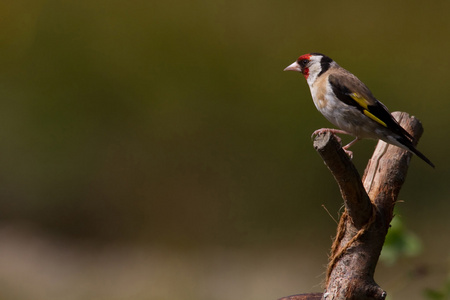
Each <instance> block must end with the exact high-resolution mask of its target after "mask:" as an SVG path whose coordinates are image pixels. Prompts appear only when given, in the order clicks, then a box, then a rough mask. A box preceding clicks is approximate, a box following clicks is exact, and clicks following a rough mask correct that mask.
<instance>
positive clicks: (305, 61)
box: [298, 59, 309, 67]
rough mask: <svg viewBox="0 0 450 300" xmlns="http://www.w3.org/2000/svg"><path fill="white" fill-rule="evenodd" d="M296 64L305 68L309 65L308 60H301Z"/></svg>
mask: <svg viewBox="0 0 450 300" xmlns="http://www.w3.org/2000/svg"><path fill="white" fill-rule="evenodd" d="M298 63H299V65H300V66H301V67H305V66H306V65H307V64H308V63H309V60H308V59H302V60H300V61H299V62H298Z"/></svg>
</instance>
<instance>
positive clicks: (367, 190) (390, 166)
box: [281, 112, 423, 300]
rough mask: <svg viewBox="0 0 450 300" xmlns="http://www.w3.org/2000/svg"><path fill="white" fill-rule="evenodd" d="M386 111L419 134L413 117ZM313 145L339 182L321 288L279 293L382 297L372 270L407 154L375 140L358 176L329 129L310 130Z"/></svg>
mask: <svg viewBox="0 0 450 300" xmlns="http://www.w3.org/2000/svg"><path fill="white" fill-rule="evenodd" d="M392 115H393V116H394V117H395V118H396V119H397V120H398V121H399V123H400V125H401V126H402V127H403V128H405V129H406V130H407V131H408V132H409V133H411V135H412V136H413V137H414V138H415V139H416V141H417V140H418V139H419V138H420V136H421V135H422V132H423V128H422V125H421V124H420V122H419V121H418V120H417V119H416V118H415V117H410V116H409V115H408V114H406V113H400V112H395V113H393V114H392ZM314 148H315V149H316V151H317V152H318V153H319V154H320V156H321V157H322V159H323V161H324V162H325V164H326V165H327V167H328V169H329V170H330V172H331V173H332V174H333V176H334V178H335V180H336V182H337V183H338V185H339V188H340V191H341V195H342V198H343V200H344V206H345V211H344V213H343V214H342V216H341V218H340V220H339V224H338V228H337V234H336V238H335V240H334V242H333V245H332V247H331V253H330V260H329V263H328V267H327V272H326V281H325V291H324V293H323V294H301V295H293V296H289V297H285V298H281V299H283V300H315V299H324V300H331V299H333V300H342V299H358V300H382V299H385V298H386V295H387V294H386V292H385V291H384V290H383V289H382V288H381V287H379V286H378V285H377V284H376V282H375V281H374V279H373V275H374V272H375V268H376V265H377V263H378V258H379V256H380V253H381V249H382V247H383V243H384V240H385V237H386V234H387V231H388V229H389V224H390V222H391V220H392V218H393V210H394V206H395V203H396V201H397V197H398V194H399V192H400V189H401V187H402V185H403V183H404V182H405V178H406V173H407V170H408V167H409V163H410V160H411V156H412V154H411V153H410V152H408V151H406V150H403V149H400V148H398V147H396V146H392V145H388V144H386V143H385V142H383V141H379V142H378V144H377V147H376V149H375V151H374V154H373V156H372V158H371V159H370V160H369V162H368V164H367V167H366V170H365V172H364V176H363V178H362V179H361V177H360V175H359V173H358V171H357V170H356V168H355V166H354V165H353V163H352V162H351V160H350V158H349V157H348V156H347V155H346V154H345V152H344V151H343V150H342V148H341V145H340V143H339V142H338V140H337V139H336V137H335V136H334V135H332V134H330V133H325V134H322V135H318V136H316V138H315V140H314Z"/></svg>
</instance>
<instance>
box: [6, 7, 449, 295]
mask: <svg viewBox="0 0 450 300" xmlns="http://www.w3.org/2000/svg"><path fill="white" fill-rule="evenodd" d="M449 35H450V2H448V1H433V2H428V3H427V4H424V2H423V1H396V2H393V1H377V2H361V1H347V2H339V1H315V2H314V1H270V0H260V1H255V0H244V1H233V0H231V1H222V0H213V1H206V0H191V1H180V0H167V1H138V0H136V1H128V2H126V1H117V0H110V1H106V0H98V1H83V0H81V1H80V0H77V1H75V0H71V1H70V0H68V1H52V0H46V1H44V0H33V1H31V0H28V1H27V0H23V1H22V0H18V1H10V0H7V1H2V2H1V3H0V66H1V67H0V96H1V103H2V105H1V109H0V120H1V126H0V137H1V143H0V182H1V185H0V196H1V201H0V212H1V220H0V221H1V222H0V287H1V292H0V298H2V299H46V300H48V299H187V300H188V299H196V300H202V299H209V300H211V299H213V300H222V299H237V298H240V299H242V298H245V299H277V298H279V297H282V296H286V295H289V294H295V293H300V292H313V291H321V282H322V280H323V278H324V272H325V265H326V262H327V253H328V251H329V247H330V245H331V237H332V236H333V235H334V233H335V228H336V224H335V223H334V221H333V220H332V219H331V218H330V216H328V214H327V213H326V212H325V210H324V209H323V208H322V205H324V206H325V207H326V208H327V209H328V210H329V211H330V213H331V214H332V215H333V216H335V218H337V214H338V212H339V210H340V209H341V206H342V200H341V199H340V196H339V190H338V188H337V186H336V184H335V182H334V181H333V179H332V177H331V175H330V173H329V172H328V170H327V169H326V167H325V166H324V164H323V162H322V160H321V159H320V158H319V156H318V155H317V154H316V152H315V151H314V149H313V147H312V142H311V139H310V135H311V133H312V132H313V131H314V130H315V129H318V128H321V127H326V126H329V123H328V122H327V121H326V120H325V119H324V118H323V117H322V116H321V115H320V114H319V113H318V112H317V111H316V109H315V107H314V105H313V103H312V100H311V97H310V93H309V89H308V87H307V84H306V82H305V81H304V79H303V78H302V77H301V76H300V75H299V74H294V73H285V72H283V71H282V70H283V69H284V68H285V67H286V66H287V65H289V64H290V63H292V62H293V61H294V60H295V59H296V58H297V57H298V56H299V55H301V54H304V53H308V52H322V53H325V54H327V55H329V56H330V57H332V58H333V59H335V60H336V61H337V62H338V63H339V64H340V65H341V66H343V67H345V68H347V69H349V70H350V71H351V72H353V73H354V74H356V75H357V76H358V77H359V78H360V79H362V80H363V81H364V82H365V83H366V84H367V85H368V86H369V87H370V88H371V90H372V91H373V93H374V94H375V96H376V97H377V98H378V99H379V100H380V101H382V102H383V103H384V104H386V105H387V106H388V107H389V108H390V110H391V111H396V110H401V111H406V112H408V113H410V114H412V115H415V116H416V117H418V118H419V119H420V120H421V121H422V122H423V125H424V128H425V133H424V135H423V137H422V139H421V141H420V143H419V149H420V150H421V151H422V152H423V153H425V154H426V155H427V156H428V157H429V158H430V159H431V160H432V161H433V162H434V163H435V164H436V166H437V167H436V169H435V170H433V169H432V168H430V167H429V166H428V165H426V164H425V163H424V162H422V161H420V160H419V159H417V158H414V159H413V160H412V163H411V167H410V170H409V174H408V178H407V180H406V184H405V185H404V187H403V189H402V192H401V195H400V198H401V199H402V200H404V203H401V204H399V205H398V206H399V210H398V212H397V218H400V219H402V221H403V222H404V223H405V224H406V226H407V228H408V229H409V230H411V231H412V232H414V233H415V235H416V236H417V237H418V239H420V241H421V244H422V248H423V250H422V251H421V253H420V254H419V255H416V256H414V257H409V258H408V257H403V258H401V259H399V260H397V262H396V263H395V264H394V265H389V264H382V263H380V264H379V267H378V269H377V273H376V280H377V282H378V283H379V284H380V285H381V286H382V287H383V288H385V289H386V290H387V291H388V294H389V296H390V297H391V299H424V296H423V291H424V289H426V288H439V287H440V286H441V285H442V284H443V282H444V280H445V278H446V276H447V272H448V270H449V259H450V255H449V251H448V248H449V246H450V242H449V238H448V236H449V235H448V233H449V226H450V219H449V218H448V211H449V209H450V204H449V200H450V199H449V198H450V195H449V188H448V186H449V184H448V181H449V178H450V161H449V156H448V151H449V142H448V140H447V136H448V134H449V126H450V118H448V114H447V112H448V111H449V110H450V104H449V103H450V102H449V101H448V98H449V97H450V96H449V95H450V84H449V80H450V75H449V66H450V57H449V52H450V41H449ZM344 141H347V139H345V140H344ZM374 145H375V142H374V141H363V142H360V143H358V144H357V145H355V146H354V148H353V151H354V153H355V158H354V162H355V164H356V165H357V167H358V169H359V170H361V172H362V171H363V170H364V167H365V164H366V162H367V160H368V158H369V157H370V155H371V152H372V151H373V148H374Z"/></svg>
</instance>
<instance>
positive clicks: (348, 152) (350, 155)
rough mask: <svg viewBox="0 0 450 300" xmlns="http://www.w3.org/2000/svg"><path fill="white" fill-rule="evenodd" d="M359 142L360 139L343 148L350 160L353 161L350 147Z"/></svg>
mask: <svg viewBox="0 0 450 300" xmlns="http://www.w3.org/2000/svg"><path fill="white" fill-rule="evenodd" d="M357 141H359V138H356V139H354V140H353V141H351V142H350V143H348V144H347V145H345V146H344V147H342V149H343V150H344V151H345V153H347V155H348V156H349V157H350V159H353V152H352V151H350V150H348V148H350V146H351V145H353V144H354V143H356V142H357Z"/></svg>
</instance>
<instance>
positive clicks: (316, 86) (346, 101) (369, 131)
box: [284, 52, 435, 168]
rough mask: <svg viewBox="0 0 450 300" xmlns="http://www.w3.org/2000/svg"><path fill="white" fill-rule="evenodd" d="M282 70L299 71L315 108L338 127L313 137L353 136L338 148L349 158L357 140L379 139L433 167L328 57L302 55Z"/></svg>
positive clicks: (374, 101)
mask: <svg viewBox="0 0 450 300" xmlns="http://www.w3.org/2000/svg"><path fill="white" fill-rule="evenodd" d="M284 71H296V72H300V73H302V74H303V76H304V77H305V79H306V82H307V83H308V85H309V88H310V91H311V95H312V99H313V101H314V104H315V106H316V108H317V110H318V111H319V112H320V113H322V115H323V116H324V117H325V118H326V119H327V120H328V121H330V122H331V123H332V124H333V125H335V126H337V127H338V128H339V129H334V128H321V129H318V130H316V131H314V132H313V134H312V136H313V137H314V136H315V135H318V134H321V133H325V132H331V133H333V134H346V135H351V136H354V137H355V139H354V140H353V141H351V142H350V143H349V144H347V145H345V146H344V147H342V148H343V149H344V151H345V152H346V153H347V154H348V155H349V156H350V158H352V157H353V153H352V152H351V151H350V150H348V148H349V147H350V146H352V145H353V144H355V143H356V142H357V141H359V140H361V139H375V140H383V141H385V142H386V143H388V144H391V145H395V146H397V147H400V148H402V149H405V150H408V151H410V152H412V153H414V154H416V155H417V156H418V157H420V158H421V159H422V160H424V161H425V162H426V163H427V164H429V165H430V166H432V167H433V168H434V167H435V166H434V164H433V163H432V162H431V161H430V160H429V159H428V158H427V157H426V156H425V155H424V154H422V153H421V152H420V151H419V150H417V149H416V147H415V146H414V144H413V143H414V138H413V137H412V136H411V135H410V134H409V133H408V132H407V131H406V130H405V129H404V128H403V127H401V126H400V124H399V123H398V122H397V121H396V120H395V119H394V117H393V116H392V115H391V113H390V112H389V110H388V109H387V107H386V106H385V105H384V104H383V103H381V102H380V101H378V100H377V99H376V98H375V97H374V96H373V94H372V92H371V91H370V90H369V88H368V87H367V86H366V85H365V84H364V83H363V82H362V81H361V80H359V79H358V77H356V76H355V75H353V74H352V73H350V72H349V71H347V70H346V69H344V68H342V67H341V66H339V65H338V64H337V63H336V62H335V61H334V60H333V59H331V58H330V57H328V56H326V55H324V54H321V53H316V52H313V53H308V54H304V55H301V56H300V57H299V58H298V59H297V60H296V61H295V62H293V63H292V64H290V65H289V66H287V67H286V68H285V69H284Z"/></svg>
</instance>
